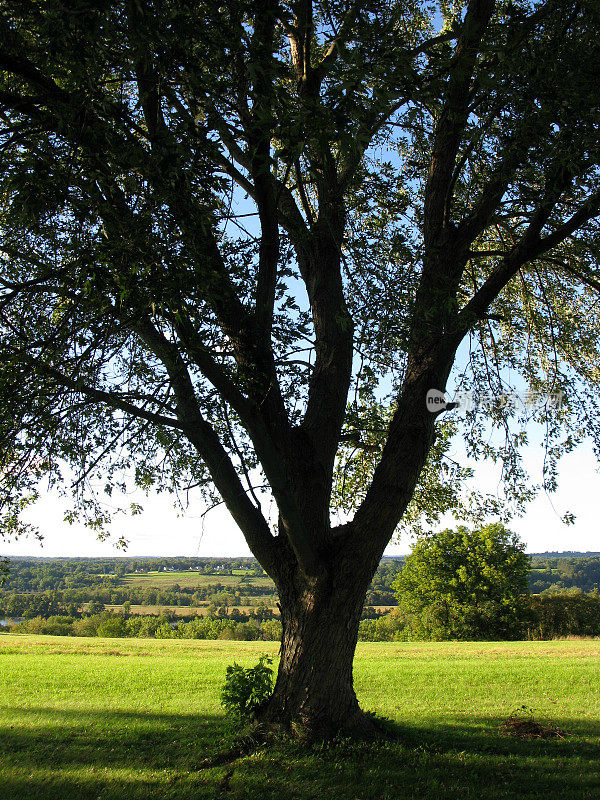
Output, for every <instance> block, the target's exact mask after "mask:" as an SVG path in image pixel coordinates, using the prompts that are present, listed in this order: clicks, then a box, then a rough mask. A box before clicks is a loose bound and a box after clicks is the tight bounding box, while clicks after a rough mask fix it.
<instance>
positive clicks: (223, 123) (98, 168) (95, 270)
mask: <svg viewBox="0 0 600 800" xmlns="http://www.w3.org/2000/svg"><path fill="white" fill-rule="evenodd" d="M599 22H600V17H599V15H598V5H597V3H596V2H595V0H581V2H577V3H568V2H561V1H560V0H545V1H542V0H540V1H539V2H538V1H537V0H515V1H514V2H497V3H496V2H494V0H470V2H461V1H460V0H458V1H457V2H452V3H450V2H447V0H440V2H439V4H437V5H436V3H422V2H419V0H408V2H396V0H365V2H353V0H315V2H311V0H290V1H288V0H281V1H280V2H276V1H275V0H256V1H255V2H250V0H230V1H229V2H227V3H213V2H210V0H206V1H204V0H194V2H190V0H154V1H152V0H147V1H146V0H142V1H141V2H140V1H139V0H96V1H95V2H94V1H93V0H72V1H71V2H69V3H65V2H62V0H11V2H9V3H4V4H3V5H2V8H1V10H0V70H1V73H0V75H1V77H0V126H1V128H0V174H1V176H2V177H1V196H2V210H1V212H0V213H1V217H0V259H1V260H0V264H1V289H0V326H1V330H2V363H1V364H0V390H1V392H2V416H1V420H0V441H1V448H2V449H1V453H2V480H3V487H4V489H3V497H2V503H3V504H4V508H5V515H4V530H5V533H7V534H10V533H17V532H18V531H19V530H20V527H19V526H20V523H19V518H18V513H19V511H20V510H22V508H23V507H25V506H26V505H27V503H28V502H30V500H31V499H32V498H34V497H35V496H36V492H37V491H38V486H39V482H40V480H41V478H42V477H43V476H49V479H50V483H51V484H52V483H55V484H56V483H59V482H60V481H61V474H62V472H61V471H62V470H64V469H65V465H68V466H69V467H70V469H71V471H72V472H71V474H72V475H73V474H74V477H73V484H74V486H75V489H74V493H75V495H76V497H75V499H76V507H77V508H78V509H79V510H83V512H84V513H85V514H87V516H88V521H89V522H90V524H92V525H96V526H97V527H101V526H102V525H103V524H104V523H105V522H106V520H107V517H108V513H107V512H106V510H105V507H104V506H102V505H101V502H100V501H101V500H102V497H101V496H100V497H98V496H95V495H94V494H93V491H92V490H93V486H94V482H95V481H96V478H97V476H98V475H101V476H102V481H103V483H105V484H106V486H105V488H106V491H107V492H108V493H110V492H112V491H113V490H115V489H117V488H119V487H121V488H122V487H123V484H124V480H125V479H124V478H123V475H126V474H127V473H128V472H129V473H133V474H134V477H135V481H136V483H137V485H138V486H141V487H142V488H148V487H151V486H153V485H154V486H158V487H161V488H167V487H168V488H172V489H180V490H182V489H183V490H185V489H186V488H187V487H189V486H200V487H203V488H204V490H205V491H206V492H207V493H208V494H209V495H210V493H211V491H212V489H211V487H214V489H215V490H216V492H217V493H218V496H219V497H220V498H221V499H222V501H223V502H224V503H225V504H226V506H227V508H228V509H229V511H230V512H231V515H232V516H233V518H234V520H235V522H236V523H237V524H238V525H239V527H240V529H241V531H242V532H243V534H244V536H245V538H246V540H247V542H248V545H249V547H250V548H251V550H252V552H253V553H254V554H255V555H256V557H257V558H258V559H259V561H260V563H261V564H262V565H263V566H264V568H265V570H266V571H267V572H268V573H269V575H271V576H272V578H273V580H274V581H275V583H276V585H277V589H278V592H279V597H280V604H281V618H282V623H283V641H282V649H281V661H280V666H279V672H278V676H277V682H276V687H275V691H274V694H273V696H272V698H271V700H270V702H269V704H268V706H267V707H265V708H264V709H263V710H262V715H263V717H264V718H265V719H266V720H276V721H278V722H281V723H283V724H290V723H292V722H297V723H298V724H301V725H303V726H305V727H306V728H307V729H308V730H311V731H320V732H327V731H331V730H336V729H339V728H340V727H352V726H360V725H361V724H363V717H362V715H361V713H360V711H359V707H358V703H357V700H356V696H355V693H354V689H353V683H352V660H353V655H354V650H355V645H356V639H357V629H358V621H359V617H360V614H361V609H362V605H363V600H364V596H365V592H366V589H367V587H368V585H369V582H370V580H371V577H372V575H373V573H374V571H375V569H376V567H377V564H378V562H379V560H380V558H381V555H382V553H383V551H384V548H385V547H386V545H387V543H388V542H389V540H390V538H391V536H392V535H393V533H394V531H395V529H396V528H397V526H398V524H399V523H400V522H401V520H402V519H403V518H404V519H406V515H407V514H412V515H413V516H418V512H419V510H420V509H422V508H427V507H428V509H429V511H431V505H432V502H435V503H437V504H438V505H437V510H443V508H444V507H446V506H447V504H448V503H451V502H452V501H453V498H454V497H455V491H454V489H455V486H454V484H447V483H446V484H444V483H441V482H440V481H439V480H438V479H439V476H440V474H441V470H442V464H443V459H444V449H445V446H446V444H447V442H448V436H449V432H448V430H447V426H444V425H443V424H440V414H439V413H432V412H431V411H430V410H429V408H428V406H427V404H426V395H427V392H428V391H429V390H430V389H436V390H439V391H443V390H444V389H445V388H446V385H447V382H448V380H449V376H450V373H451V370H452V367H453V364H454V362H455V360H456V353H457V350H458V348H459V345H460V344H461V342H463V340H467V341H470V344H471V347H470V356H469V358H468V359H464V358H462V359H461V358H459V365H460V367H461V369H462V368H463V367H464V368H465V369H466V368H467V367H468V368H469V370H470V372H469V373H468V380H469V381H470V383H469V386H471V387H480V388H481V386H483V385H484V384H485V382H486V381H487V382H491V385H492V386H493V387H494V388H495V389H496V390H497V388H498V387H499V386H501V385H502V383H503V382H504V381H505V379H506V378H507V376H508V374H509V370H510V374H512V375H517V376H519V375H520V376H521V379H522V381H524V382H526V383H527V385H528V386H529V387H530V388H533V389H544V388H551V387H555V388H556V387H560V386H562V385H563V384H564V381H565V380H566V379H567V378H568V377H569V376H571V379H572V388H573V391H572V392H571V393H570V394H569V398H570V405H568V406H567V407H566V408H563V410H562V411H561V412H560V413H559V414H556V415H554V416H553V415H552V413H550V412H548V413H547V414H545V412H543V411H540V412H539V413H540V414H541V415H542V417H544V419H545V421H546V423H547V426H548V431H549V448H548V453H549V462H548V463H549V464H550V469H549V470H548V482H549V483H550V484H552V482H553V479H554V476H555V472H554V466H553V465H554V456H555V454H556V453H557V452H558V451H559V449H560V447H561V440H560V436H559V434H558V430H559V427H560V424H562V423H564V424H565V425H566V428H565V430H566V431H567V433H566V437H565V438H564V439H563V440H562V446H563V447H569V446H572V444H573V442H574V441H576V434H577V425H576V424H572V425H571V427H569V419H571V420H572V419H573V418H574V417H573V413H574V412H578V413H579V414H581V413H588V414H589V416H588V417H587V421H588V423H589V426H590V430H592V429H594V430H596V431H597V418H598V417H597V415H596V414H593V413H591V411H593V407H594V406H593V404H594V398H593V395H592V393H591V391H589V389H590V388H591V387H592V386H593V383H594V381H595V380H596V379H597V375H598V366H597V364H598V362H597V356H598V340H597V337H598V330H599V326H598V316H599V312H598V308H599V305H598V296H597V292H598V290H599V289H600V275H599V274H598V271H597V267H596V258H595V256H596V251H597V245H598V240H597V232H598V228H597V224H596V221H595V220H596V217H597V215H598V213H599V211H600V184H599V181H598V175H599V173H598V164H599V163H600V151H599V143H598V121H599V118H600V117H599V102H600V95H599V94H598V91H597V87H598V84H599V79H600V76H599V74H598V71H599V65H600V37H598V30H599ZM467 362H468V363H467ZM578 403H580V405H577V404H578ZM470 413H471V415H472V418H469V419H467V427H466V428H465V430H466V435H467V441H469V442H470V443H471V447H472V452H473V453H474V454H476V455H477V454H481V455H489V454H490V453H491V454H494V452H495V453H496V454H497V455H499V456H501V457H502V458H503V461H504V465H505V468H506V469H505V472H506V475H507V476H508V477H509V478H512V479H513V487H514V488H516V489H517V490H518V487H519V486H520V485H521V472H520V468H519V466H518V460H517V459H516V457H515V450H514V448H513V447H511V446H509V445H506V446H505V445H502V446H499V449H497V450H496V451H494V450H493V448H492V449H491V445H490V444H489V443H488V442H487V440H481V439H479V440H478V439H477V435H476V434H477V431H479V430H480V429H481V417H480V416H478V413H479V412H478V410H477V408H476V409H475V410H474V411H473V412H470ZM486 413H489V414H491V417H492V420H493V421H494V422H501V421H502V420H503V419H505V416H503V415H506V413H507V409H506V408H505V409H499V408H496V407H493V408H492V409H488V410H487V412H486ZM536 413H537V412H536ZM544 414H545V416H544ZM569 414H571V416H569ZM444 416H448V415H447V414H446V415H444ZM469 423H470V424H469ZM507 424H508V423H507ZM436 436H437V440H436ZM508 441H512V440H510V439H509V440H508ZM517 443H518V442H517ZM334 476H337V479H336V481H335V491H334ZM458 477H460V475H459V476H458ZM509 484H510V481H509ZM267 495H269V496H270V497H271V498H272V502H273V508H275V509H276V510H277V513H276V515H274V516H269V514H268V501H267V500H266V499H265V498H266V496H267ZM411 501H412V503H413V504H412V506H411ZM415 504H416V505H415ZM336 509H337V510H338V511H340V509H341V511H340V514H339V515H338V524H333V523H332V519H331V512H332V511H336ZM434 510H435V509H434ZM73 513H75V512H73Z"/></svg>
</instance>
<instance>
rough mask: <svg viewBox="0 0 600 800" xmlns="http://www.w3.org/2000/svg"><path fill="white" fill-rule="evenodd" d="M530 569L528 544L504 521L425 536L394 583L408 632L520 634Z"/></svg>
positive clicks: (477, 635)
mask: <svg viewBox="0 0 600 800" xmlns="http://www.w3.org/2000/svg"><path fill="white" fill-rule="evenodd" d="M529 568H530V560H529V556H527V555H525V552H524V545H523V544H522V543H520V542H519V540H518V538H517V536H516V535H515V534H512V533H510V531H508V530H506V528H504V526H503V525H501V524H499V523H497V524H493V525H485V526H482V527H480V528H476V529H475V530H469V529H468V528H466V527H459V528H458V529H457V530H456V531H453V530H445V531H441V532H440V533H436V534H433V535H431V536H430V537H425V538H422V539H420V540H419V541H418V542H417V543H416V545H415V547H414V549H413V551H412V553H411V555H410V556H408V558H407V559H406V561H405V564H404V567H403V569H402V572H401V573H400V575H399V576H398V577H397V578H396V581H395V583H394V586H395V589H396V591H397V594H398V605H399V610H400V613H401V615H402V616H404V617H405V619H406V620H407V627H408V632H412V634H413V635H414V636H415V637H416V638H432V639H507V638H509V639H510V638H518V636H519V634H520V632H521V627H522V625H523V623H524V621H525V619H526V604H525V597H526V594H527V591H528V589H527V576H528V573H529ZM409 635H410V633H409Z"/></svg>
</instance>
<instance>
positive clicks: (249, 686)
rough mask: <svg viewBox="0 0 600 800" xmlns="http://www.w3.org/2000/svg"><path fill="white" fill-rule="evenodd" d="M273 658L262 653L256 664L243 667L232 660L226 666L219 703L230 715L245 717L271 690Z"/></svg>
mask: <svg viewBox="0 0 600 800" xmlns="http://www.w3.org/2000/svg"><path fill="white" fill-rule="evenodd" d="M272 663H273V659H272V658H271V657H270V656H269V655H267V654H266V653H263V655H262V656H261V657H260V658H259V659H258V664H256V665H255V666H254V667H248V668H247V669H245V668H244V667H241V666H240V665H239V664H236V663H235V662H234V664H233V666H232V665H230V666H228V667H227V672H226V676H225V683H224V684H223V688H222V690H221V705H222V706H223V708H224V709H225V711H226V712H227V713H228V714H229V715H230V716H232V717H236V718H238V719H247V718H248V717H250V716H252V714H253V712H254V711H255V709H256V708H257V707H258V706H259V705H260V704H261V703H263V702H264V701H265V700H266V699H267V698H268V697H269V696H270V695H271V693H272V691H273V668H272V667H271V664H272Z"/></svg>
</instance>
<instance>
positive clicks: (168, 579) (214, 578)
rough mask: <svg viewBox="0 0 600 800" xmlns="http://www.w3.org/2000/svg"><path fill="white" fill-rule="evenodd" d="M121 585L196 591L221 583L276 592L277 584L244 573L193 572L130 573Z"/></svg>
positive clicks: (228, 585)
mask: <svg viewBox="0 0 600 800" xmlns="http://www.w3.org/2000/svg"><path fill="white" fill-rule="evenodd" d="M121 583H122V584H123V585H126V586H140V587H151V588H153V589H154V588H155V589H167V588H172V587H173V586H175V585H178V586H181V587H182V588H192V589H195V588H197V587H203V586H214V585H215V584H217V583H220V584H221V585H222V586H226V587H228V588H229V587H232V586H233V587H236V588H240V589H242V588H243V587H244V586H270V587H273V591H275V584H274V583H273V581H272V580H271V579H270V578H267V577H262V576H255V575H244V574H243V573H242V574H237V575H220V574H219V573H214V574H211V575H206V574H203V573H201V572H195V571H193V570H183V571H180V572H156V571H152V572H141V573H130V574H128V575H124V576H123V577H122V578H121Z"/></svg>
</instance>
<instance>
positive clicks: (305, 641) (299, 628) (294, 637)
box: [259, 579, 369, 738]
mask: <svg viewBox="0 0 600 800" xmlns="http://www.w3.org/2000/svg"><path fill="white" fill-rule="evenodd" d="M327 584H329V585H327ZM333 588H334V587H333V586H331V584H330V582H329V581H327V582H325V581H324V580H323V579H321V580H319V581H317V582H315V584H314V585H313V586H312V587H308V588H305V589H304V590H303V591H302V592H301V593H300V594H298V595H296V594H295V593H294V595H295V596H290V595H287V596H286V595H282V594H281V593H280V605H281V621H282V625H283V638H282V642H281V660H280V664H279V671H278V674H277V681H276V684H275V689H274V692H273V695H272V696H271V698H270V700H269V701H268V703H267V705H266V706H265V707H263V708H262V709H261V711H260V714H259V719H260V720H261V721H263V722H267V723H272V724H276V725H281V726H283V727H284V728H285V729H287V730H289V731H291V732H294V733H295V734H297V735H300V736H307V737H311V738H315V737H318V738H328V737H330V736H332V735H334V734H335V733H337V732H339V731H351V730H353V731H360V730H361V729H362V728H367V727H369V725H368V722H367V720H366V718H365V717H364V715H363V714H362V712H361V711H360V709H359V706H358V701H357V699H356V694H355V692H354V684H353V679H352V662H353V659H354V651H355V649H356V641H357V637H358V623H359V621H360V615H361V611H362V607H363V602H364V596H365V591H366V586H365V587H364V589H363V588H362V586H359V585H353V586H345V587H340V586H337V587H335V590H333Z"/></svg>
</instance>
